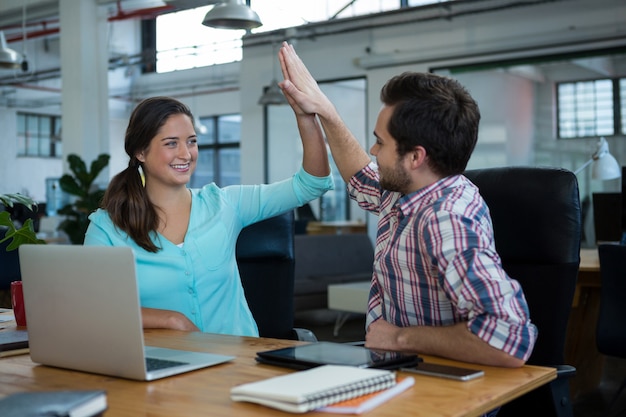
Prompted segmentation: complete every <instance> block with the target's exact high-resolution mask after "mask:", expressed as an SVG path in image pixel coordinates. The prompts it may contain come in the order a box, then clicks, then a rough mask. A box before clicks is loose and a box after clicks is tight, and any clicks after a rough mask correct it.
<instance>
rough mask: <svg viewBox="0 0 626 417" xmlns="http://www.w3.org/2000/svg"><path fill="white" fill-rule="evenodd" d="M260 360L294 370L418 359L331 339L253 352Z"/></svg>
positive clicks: (393, 364)
mask: <svg viewBox="0 0 626 417" xmlns="http://www.w3.org/2000/svg"><path fill="white" fill-rule="evenodd" d="M256 360H257V361H258V362H260V363H266V364H270V365H278V366H284V367H288V368H294V369H308V368H313V367H315V366H320V365H349V366H356V367H359V368H378V369H398V368H401V367H407V366H415V364H416V363H418V362H420V361H421V358H420V357H419V356H417V355H414V354H406V353H401V352H391V351H383V350H375V349H369V348H366V347H364V346H355V345H350V344H343V343H334V342H317V343H310V344H307V345H298V346H291V347H287V348H282V349H275V350H267V351H263V352H257V357H256Z"/></svg>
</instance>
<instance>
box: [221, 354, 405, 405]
mask: <svg viewBox="0 0 626 417" xmlns="http://www.w3.org/2000/svg"><path fill="white" fill-rule="evenodd" d="M395 384H396V374H395V372H393V371H388V370H384V369H370V368H356V367H354V366H344V365H323V366H318V367H316V368H312V369H308V370H305V371H298V372H294V373H291V374H287V375H281V376H277V377H273V378H269V379H264V380H261V381H257V382H251V383H248V384H243V385H239V386H236V387H233V388H232V389H231V390H230V398H231V400H233V401H248V402H253V403H257V404H262V405H265V406H267V407H272V408H276V409H279V410H282V411H288V412H291V413H305V412H307V411H311V410H315V409H317V408H320V407H324V406H326V405H329V404H334V403H337V402H340V401H344V400H348V399H351V398H355V397H359V396H361V395H365V394H369V393H371V392H376V391H380V390H384V389H387V388H390V387H392V386H394V385H395Z"/></svg>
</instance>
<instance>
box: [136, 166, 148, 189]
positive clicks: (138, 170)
mask: <svg viewBox="0 0 626 417" xmlns="http://www.w3.org/2000/svg"><path fill="white" fill-rule="evenodd" d="M137 172H138V173H139V176H140V177H141V185H143V186H144V187H145V186H146V175H145V174H144V173H143V168H142V167H141V164H139V165H137Z"/></svg>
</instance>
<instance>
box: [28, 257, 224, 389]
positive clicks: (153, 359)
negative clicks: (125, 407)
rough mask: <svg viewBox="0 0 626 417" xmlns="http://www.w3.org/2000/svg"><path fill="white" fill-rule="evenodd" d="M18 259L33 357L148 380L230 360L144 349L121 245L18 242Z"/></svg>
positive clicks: (130, 270)
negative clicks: (153, 365)
mask: <svg viewBox="0 0 626 417" xmlns="http://www.w3.org/2000/svg"><path fill="white" fill-rule="evenodd" d="M19 257H20V266H21V272H22V281H23V287H24V302H25V307H26V318H27V322H28V336H29V345H30V354H31V359H32V360H33V362H37V363H41V364H44V365H50V366H56V367H60V368H68V369H74V370H79V371H85V372H92V373H98V374H104V375H110V376H117V377H123V378H129V379H136V380H145V381H150V380H153V379H158V378H163V377H167V376H171V375H175V374H180V373H182V372H188V371H192V370H195V369H200V368H205V367H208V366H212V365H217V364H220V363H224V362H227V361H230V360H232V359H234V358H233V357H232V356H225V355H217V354H210V353H204V352H191V351H183V350H174V349H164V348H157V347H149V346H144V340H143V328H142V324H141V309H140V305H139V290H138V288H137V279H136V276H135V258H134V254H133V252H132V250H131V249H130V248H128V247H103V246H80V245H22V246H20V248H19ZM153 363H154V364H156V366H157V367H158V368H159V369H154V370H151V369H148V366H150V365H149V364H153Z"/></svg>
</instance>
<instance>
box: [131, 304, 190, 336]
mask: <svg viewBox="0 0 626 417" xmlns="http://www.w3.org/2000/svg"><path fill="white" fill-rule="evenodd" d="M141 319H142V322H143V328H144V329H172V330H183V331H186V332H199V331H200V329H198V327H196V325H195V324H193V323H192V322H191V320H189V319H188V318H187V317H186V316H185V315H184V314H181V313H179V312H178V311H172V310H160V309H157V308H144V307H142V308H141Z"/></svg>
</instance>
